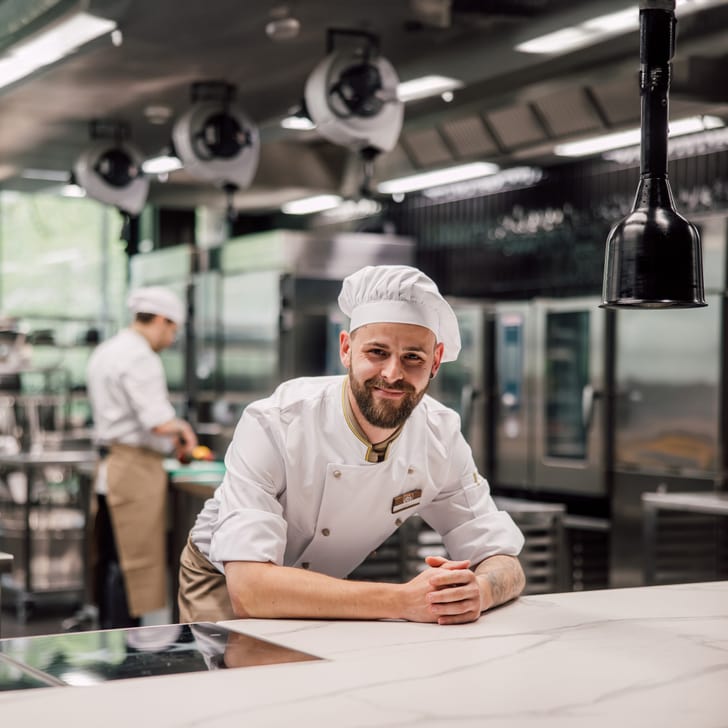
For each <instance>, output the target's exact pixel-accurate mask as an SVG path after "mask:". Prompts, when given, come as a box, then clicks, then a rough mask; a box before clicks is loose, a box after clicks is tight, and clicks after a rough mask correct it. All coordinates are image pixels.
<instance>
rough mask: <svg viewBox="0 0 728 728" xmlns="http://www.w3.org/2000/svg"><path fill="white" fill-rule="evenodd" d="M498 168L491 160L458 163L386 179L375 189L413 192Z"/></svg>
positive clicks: (389, 191) (388, 192) (487, 173)
mask: <svg viewBox="0 0 728 728" xmlns="http://www.w3.org/2000/svg"><path fill="white" fill-rule="evenodd" d="M499 169H500V168H499V167H498V165H497V164H493V163H492V162H472V163H471V164H460V165H458V166H455V167H445V168H443V169H435V170H432V171H430V172H420V173H419V174H412V175H408V176H407V177H398V178H396V179H390V180H386V181H385V182H380V183H379V184H378V185H377V191H378V192H381V193H382V194H384V195H392V194H395V193H398V192H415V191H416V190H424V189H427V188H428V187H437V186H438V185H446V184H451V183H453V182H462V181H463V180H466V179H476V178H478V177H485V176H487V175H489V174H495V173H496V172H497V171H498V170H499Z"/></svg>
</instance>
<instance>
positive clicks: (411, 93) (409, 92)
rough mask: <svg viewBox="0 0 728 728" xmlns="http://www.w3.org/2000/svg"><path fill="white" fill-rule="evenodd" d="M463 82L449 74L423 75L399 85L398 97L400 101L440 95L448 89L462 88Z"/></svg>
mask: <svg viewBox="0 0 728 728" xmlns="http://www.w3.org/2000/svg"><path fill="white" fill-rule="evenodd" d="M462 87H463V82H462V81H459V80H458V79H456V78H450V77H449V76H435V75H432V76H421V77H420V78H413V79H411V80H410V81H402V82H401V83H399V84H398V85H397V98H398V99H399V100H400V101H403V102H407V101H415V100H416V99H426V98H428V97H430V96H439V95H440V94H443V93H445V92H447V91H453V90H454V89H458V88H462Z"/></svg>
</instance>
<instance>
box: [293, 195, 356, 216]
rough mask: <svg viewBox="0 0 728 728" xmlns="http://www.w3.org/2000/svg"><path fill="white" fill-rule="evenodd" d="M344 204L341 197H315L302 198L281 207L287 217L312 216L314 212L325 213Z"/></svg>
mask: <svg viewBox="0 0 728 728" xmlns="http://www.w3.org/2000/svg"><path fill="white" fill-rule="evenodd" d="M341 202H342V198H341V197H339V195H314V196H313V197H302V198H301V199H300V200H291V201H290V202H286V203H285V204H283V205H281V210H282V211H283V212H284V213H286V215H310V214H311V213H313V212H323V211H324V210H331V209H333V208H334V207H337V206H338V205H340V204H341Z"/></svg>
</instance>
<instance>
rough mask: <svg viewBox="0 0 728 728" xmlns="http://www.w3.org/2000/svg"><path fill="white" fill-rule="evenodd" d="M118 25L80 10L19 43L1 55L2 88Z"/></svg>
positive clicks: (0, 84)
mask: <svg viewBox="0 0 728 728" xmlns="http://www.w3.org/2000/svg"><path fill="white" fill-rule="evenodd" d="M115 28H116V23H115V22H114V21H113V20H107V19H105V18H99V17H98V16H96V15H91V14H89V13H76V14H75V15H73V16H71V17H70V18H68V19H67V20H64V21H62V22H60V23H57V24H56V25H54V26H52V27H51V28H50V29H49V30H47V31H45V32H43V33H40V34H38V35H35V36H33V37H31V38H30V39H28V40H23V41H20V42H18V43H16V44H15V45H13V46H11V47H10V49H9V50H8V51H7V52H6V53H5V54H4V55H3V57H2V58H0V88H1V87H3V86H8V85H9V84H11V83H15V82H16V81H19V80H20V79H21V78H24V77H25V76H28V75H30V74H31V73H33V72H34V71H37V70H38V69H39V68H42V67H43V66H48V65H50V64H51V63H55V62H57V61H59V60H61V58H63V57H64V56H67V55H68V54H70V53H72V52H73V51H75V50H77V49H78V48H80V47H81V46H82V45H85V44H86V43H89V42H90V41H92V40H94V39H95V38H98V37H100V36H102V35H106V34H107V33H110V32H111V31H112V30H114V29H115Z"/></svg>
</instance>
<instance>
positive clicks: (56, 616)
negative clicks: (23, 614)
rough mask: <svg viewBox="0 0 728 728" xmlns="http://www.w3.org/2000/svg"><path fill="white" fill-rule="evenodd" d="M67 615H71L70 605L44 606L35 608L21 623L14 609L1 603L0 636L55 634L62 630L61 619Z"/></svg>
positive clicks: (67, 616) (66, 617)
mask: <svg viewBox="0 0 728 728" xmlns="http://www.w3.org/2000/svg"><path fill="white" fill-rule="evenodd" d="M69 617H73V610H72V609H71V608H70V607H60V608H59V607H53V608H51V607H46V608H44V609H42V610H40V609H39V610H36V611H35V612H34V613H33V614H32V615H30V616H29V617H28V619H27V620H26V622H25V623H22V622H21V621H19V620H18V617H17V613H16V611H15V609H13V608H11V606H10V605H3V609H2V612H1V613H0V638H3V639H4V638H6V637H26V636H30V635H38V634H57V633H58V632H63V631H64V629H63V621H64V620H65V619H68V618H69Z"/></svg>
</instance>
